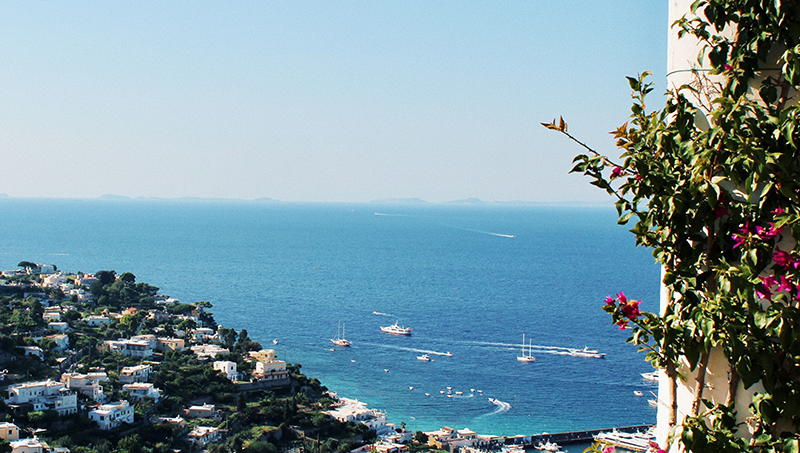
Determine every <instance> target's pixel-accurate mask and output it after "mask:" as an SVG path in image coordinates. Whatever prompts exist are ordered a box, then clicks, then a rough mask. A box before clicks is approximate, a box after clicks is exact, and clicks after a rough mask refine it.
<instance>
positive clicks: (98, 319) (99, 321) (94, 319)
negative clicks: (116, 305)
mask: <svg viewBox="0 0 800 453" xmlns="http://www.w3.org/2000/svg"><path fill="white" fill-rule="evenodd" d="M84 321H86V323H87V324H89V326H90V327H98V326H101V325H103V324H108V323H109V322H111V320H110V319H109V318H108V316H99V315H92V316H89V317H87V318H84Z"/></svg>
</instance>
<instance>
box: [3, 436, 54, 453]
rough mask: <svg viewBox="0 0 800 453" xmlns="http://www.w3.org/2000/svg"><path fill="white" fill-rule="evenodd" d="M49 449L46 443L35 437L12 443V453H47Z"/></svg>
mask: <svg viewBox="0 0 800 453" xmlns="http://www.w3.org/2000/svg"><path fill="white" fill-rule="evenodd" d="M49 449H50V447H49V446H48V445H47V444H46V443H44V442H42V441H41V440H39V439H37V438H35V437H31V438H27V439H19V440H15V441H13V442H11V453H45V452H47V451H49Z"/></svg>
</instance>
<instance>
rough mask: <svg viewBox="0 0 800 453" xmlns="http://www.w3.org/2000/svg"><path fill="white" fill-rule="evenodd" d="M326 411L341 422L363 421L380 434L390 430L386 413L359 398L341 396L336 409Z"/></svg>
mask: <svg viewBox="0 0 800 453" xmlns="http://www.w3.org/2000/svg"><path fill="white" fill-rule="evenodd" d="M325 413H326V414H328V415H330V416H331V417H333V418H335V419H337V420H339V421H341V422H353V423H363V424H364V425H367V427H368V428H369V429H371V430H373V431H375V433H377V434H378V435H379V436H381V435H383V434H386V433H388V432H389V427H388V426H387V425H386V414H384V413H383V412H380V411H378V410H375V409H370V408H368V407H367V404H366V403H362V402H360V401H358V400H357V399H356V400H353V399H350V398H340V399H339V404H338V406H337V407H336V409H334V410H330V411H326V412H325Z"/></svg>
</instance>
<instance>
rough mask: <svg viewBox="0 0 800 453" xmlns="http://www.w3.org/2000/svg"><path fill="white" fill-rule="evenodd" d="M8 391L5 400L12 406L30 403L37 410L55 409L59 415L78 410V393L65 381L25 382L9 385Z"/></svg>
mask: <svg viewBox="0 0 800 453" xmlns="http://www.w3.org/2000/svg"><path fill="white" fill-rule="evenodd" d="M7 391H8V398H7V399H6V400H5V402H6V404H7V405H8V406H9V407H12V408H13V407H15V406H16V407H20V406H28V405H29V406H31V407H32V409H33V410H35V411H43V410H47V409H53V410H56V411H58V415H59V416H64V415H68V414H74V413H76V412H78V395H77V394H76V393H75V392H74V391H72V390H70V389H69V388H67V386H66V385H65V384H64V383H63V382H57V381H53V380H51V379H48V380H46V381H38V382H24V383H22V384H16V385H11V386H9V387H8V389H7Z"/></svg>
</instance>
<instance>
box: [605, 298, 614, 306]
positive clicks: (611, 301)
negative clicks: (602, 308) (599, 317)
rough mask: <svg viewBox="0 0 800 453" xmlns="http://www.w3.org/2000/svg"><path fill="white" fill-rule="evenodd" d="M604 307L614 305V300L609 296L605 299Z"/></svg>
mask: <svg viewBox="0 0 800 453" xmlns="http://www.w3.org/2000/svg"><path fill="white" fill-rule="evenodd" d="M606 305H614V298H613V297H611V296H607V297H606Z"/></svg>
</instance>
